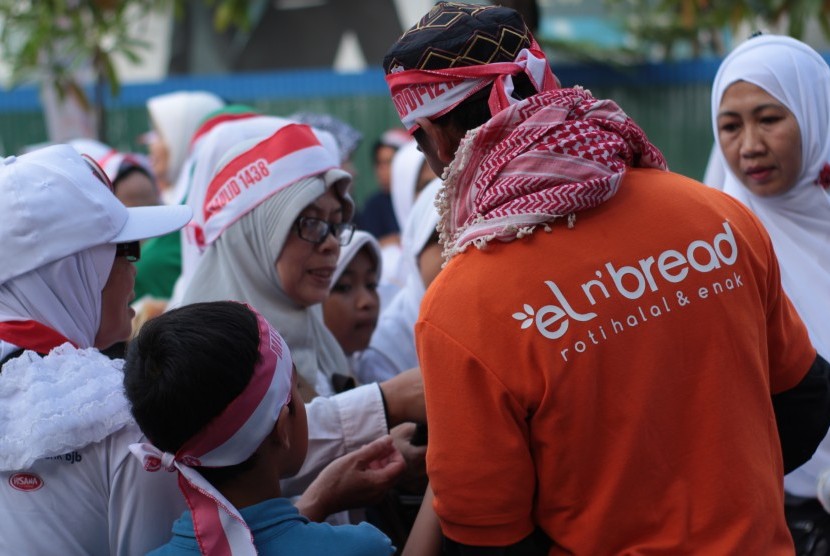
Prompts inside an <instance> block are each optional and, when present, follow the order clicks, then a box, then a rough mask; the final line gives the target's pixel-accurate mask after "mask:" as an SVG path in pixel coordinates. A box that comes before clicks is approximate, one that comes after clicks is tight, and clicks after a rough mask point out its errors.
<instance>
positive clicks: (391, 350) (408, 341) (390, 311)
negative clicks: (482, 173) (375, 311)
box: [369, 179, 442, 373]
mask: <svg viewBox="0 0 830 556" xmlns="http://www.w3.org/2000/svg"><path fill="white" fill-rule="evenodd" d="M441 187H442V184H441V180H440V179H434V180H433V181H432V182H430V184H429V185H428V186H427V187H426V188H425V189H424V190H423V191H422V192H421V194H420V195H419V196H418V199H417V200H416V201H415V205H414V206H413V207H412V212H411V213H410V214H409V219H408V220H407V222H406V225H405V226H404V230H403V237H402V238H401V248H402V250H403V253H402V255H401V268H403V269H405V276H406V282H405V285H404V287H403V288H402V289H401V291H399V292H398V294H397V295H396V296H395V297H394V298H393V299H392V302H391V303H390V304H389V307H387V308H386V309H384V310H383V311H382V312H381V315H380V319H379V320H378V326H377V328H376V329H375V333H374V334H372V341H371V342H370V343H369V348H370V349H372V350H375V351H378V352H380V353H382V354H383V355H384V356H385V357H386V358H387V359H388V360H389V361H391V362H392V363H394V365H395V366H396V367H397V369H398V372H399V373H400V372H403V371H405V370H407V369H411V368H412V367H417V366H418V354H417V352H416V351H415V322H416V321H417V320H418V313H419V312H420V309H421V300H423V298H424V293H426V286H425V285H424V281H423V279H422V278H421V272H420V268H419V266H418V256H419V255H420V254H421V251H423V250H424V247H426V244H427V242H428V241H429V238H430V237H432V235H433V234H434V233H435V228H436V226H437V225H438V220H439V216H438V209H437V208H436V206H435V198H436V196H437V195H438V192H439V191H440V189H441Z"/></svg>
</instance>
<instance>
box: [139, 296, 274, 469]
mask: <svg viewBox="0 0 830 556" xmlns="http://www.w3.org/2000/svg"><path fill="white" fill-rule="evenodd" d="M258 360H259V327H258V324H257V319H256V316H255V315H254V313H252V312H251V310H250V309H248V307H246V306H245V305H243V304H241V303H235V302H231V301H215V302H210V303H194V304H192V305H187V306H184V307H181V308H179V309H174V310H172V311H170V312H169V313H164V314H162V315H160V316H158V317H156V318H154V319H152V320H150V321H148V322H147V323H146V324H145V325H144V326H143V327H142V328H141V331H140V332H139V334H138V337H137V338H136V339H135V340H133V341H132V342H130V344H129V347H128V349H127V358H126V361H125V364H124V390H125V392H126V395H127V399H128V400H129V401H130V405H131V411H132V414H133V417H134V418H135V420H136V423H138V426H139V427H140V428H141V431H142V432H143V433H144V434H145V435H146V436H147V438H148V439H149V440H150V442H152V443H153V444H154V445H155V446H156V447H157V448H159V449H160V450H163V451H165V452H170V453H176V451H178V450H179V448H181V446H182V445H183V444H184V443H185V442H187V441H188V440H189V439H190V438H191V437H193V436H194V435H195V434H196V433H198V432H199V431H200V430H201V429H202V428H204V426H205V425H207V424H208V423H209V422H210V421H211V420H212V419H213V418H215V417H216V416H217V415H219V414H220V413H221V412H222V411H223V410H224V409H225V407H227V406H228V404H229V403H230V402H231V401H233V400H234V398H236V397H237V396H238V395H239V394H240V393H241V392H242V391H243V390H244V389H245V387H246V386H247V385H248V383H249V382H250V380H251V377H252V376H253V372H254V366H255V365H256V363H257V361H258ZM250 465H251V460H250V459H249V460H248V461H247V462H244V463H242V464H239V465H234V466H231V467H226V468H214V469H208V468H199V472H200V473H202V474H203V475H204V476H205V478H206V479H207V480H208V481H210V482H211V483H214V484H216V483H221V482H222V481H224V480H226V479H228V478H230V477H232V476H234V475H236V474H238V473H239V472H241V471H242V470H244V469H247V468H249V467H250Z"/></svg>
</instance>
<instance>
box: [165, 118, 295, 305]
mask: <svg viewBox="0 0 830 556" xmlns="http://www.w3.org/2000/svg"><path fill="white" fill-rule="evenodd" d="M287 123H289V122H288V120H285V119H283V118H276V117H272V116H262V117H252V118H247V119H243V120H233V121H229V122H225V123H221V124H219V125H217V126H216V127H214V128H213V129H211V130H210V131H209V132H208V133H207V134H206V135H204V136H203V137H202V138H201V140H200V141H199V143H198V146H195V147H194V150H193V152H192V153H191V157H192V175H191V176H190V185H189V187H188V188H187V189H189V191H188V194H187V199H186V201H187V206H189V207H190V208H191V209H192V210H193V219H192V220H191V221H190V223H189V224H188V225H187V227H186V228H185V229H184V231H183V233H182V273H181V275H180V276H179V278H178V280H176V285H175V287H174V288H173V295H172V297H171V299H170V303H169V304H168V307H169V308H170V309H173V308H175V307H178V306H179V305H181V301H182V297H183V296H184V292H186V291H187V288H188V287H189V286H190V282H191V280H193V275H194V274H195V272H196V268H197V267H198V266H199V260H200V259H201V257H202V252H203V246H200V245H199V244H198V242H197V240H196V234H197V232H196V230H198V229H201V228H202V227H203V226H204V217H203V211H202V207H203V205H204V201H205V194H206V191H207V188H208V186H209V185H210V181H211V179H212V178H213V175H214V174H215V173H216V169H217V168H218V167H219V164H220V162H222V160H223V159H224V158H225V156H226V155H227V154H228V152H230V151H231V149H232V148H233V147H234V145H237V144H240V143H242V142H244V141H248V140H250V139H254V138H257V137H267V136H268V135H271V134H272V133H274V132H275V131H276V130H277V129H279V128H280V127H282V126H284V125H286V124H287Z"/></svg>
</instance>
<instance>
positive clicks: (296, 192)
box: [183, 169, 352, 395]
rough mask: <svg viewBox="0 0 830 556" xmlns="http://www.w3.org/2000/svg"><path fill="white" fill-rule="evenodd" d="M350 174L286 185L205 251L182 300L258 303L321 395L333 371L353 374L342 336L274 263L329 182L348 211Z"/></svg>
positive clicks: (337, 173)
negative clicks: (285, 282) (294, 291)
mask: <svg viewBox="0 0 830 556" xmlns="http://www.w3.org/2000/svg"><path fill="white" fill-rule="evenodd" d="M348 185H349V175H348V174H347V173H345V172H344V171H342V170H339V169H332V170H328V171H327V172H325V173H324V174H323V175H322V176H315V177H310V178H304V179H301V180H299V181H297V182H295V183H293V184H291V185H289V186H288V187H285V188H283V189H281V190H280V191H279V192H278V193H276V194H274V195H272V196H271V197H269V198H268V199H267V200H265V201H264V202H263V203H262V204H260V205H258V206H256V207H255V208H253V209H252V210H251V211H250V212H248V213H247V214H245V215H244V216H242V217H241V218H240V219H239V220H237V221H236V222H234V223H233V224H231V225H230V226H229V227H228V228H227V229H225V230H224V231H223V232H222V234H221V235H220V236H219V238H218V239H217V240H216V241H215V242H213V243H212V244H210V245H209V246H208V248H207V250H206V251H205V253H204V255H203V256H202V260H201V262H200V263H199V266H198V268H197V269H196V272H195V274H194V276H193V280H192V282H191V284H190V286H189V287H188V289H187V291H186V292H185V294H184V299H183V304H185V305H186V304H189V303H196V302H199V301H217V300H234V301H244V302H245V303H248V304H250V305H251V306H253V307H255V308H256V310H257V311H259V312H260V314H262V315H263V316H264V317H265V318H266V319H267V320H268V322H269V323H271V325H272V326H273V327H274V328H276V329H277V330H279V332H280V334H281V335H282V337H283V338H284V339H285V341H286V343H287V344H288V346H289V348H291V355H292V356H293V358H294V363H295V365H296V366H297V372H298V373H299V374H300V375H301V376H302V377H303V379H305V381H306V382H308V384H310V385H311V386H313V387H314V388H315V390H316V391H317V393H318V394H321V395H327V394H330V393H332V388H331V376H332V375H333V374H334V373H340V374H349V365H348V361H347V360H346V356H345V355H344V354H343V350H341V349H340V346H339V344H338V343H337V340H336V339H335V338H334V336H332V334H331V333H330V332H329V331H328V329H327V328H326V326H325V324H324V323H323V316H322V309H321V306H320V305H314V306H312V307H309V308H306V307H300V306H298V305H297V304H296V303H294V301H292V300H291V299H290V298H289V297H288V295H286V293H285V291H284V290H283V288H282V285H281V284H280V279H279V276H278V275H277V271H276V269H275V268H274V263H275V261H276V260H277V258H278V257H279V256H280V253H282V248H283V246H284V245H285V241H286V239H287V237H288V234H289V233H290V231H291V226H292V225H293V224H294V221H295V220H296V219H297V217H298V216H299V215H300V213H301V212H302V211H303V210H304V209H305V208H306V207H307V206H308V205H309V204H311V203H312V202H314V200H315V199H317V198H318V197H320V196H321V195H323V194H324V193H325V192H326V190H327V189H328V188H330V187H337V188H338V190H339V191H340V193H341V197H342V198H343V199H344V204H345V205H346V206H347V207H348V208H347V211H346V212H347V215H349V212H350V210H349V209H351V207H352V205H351V199H349V198H348V196H347V195H346V193H345V190H346V188H347V187H348Z"/></svg>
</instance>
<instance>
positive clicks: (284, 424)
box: [269, 406, 291, 450]
mask: <svg viewBox="0 0 830 556" xmlns="http://www.w3.org/2000/svg"><path fill="white" fill-rule="evenodd" d="M289 417H290V416H289V415H288V406H283V407H282V409H281V410H280V415H279V417H278V418H277V422H276V423H275V424H274V428H273V429H272V430H271V434H270V435H269V436H270V438H271V441H272V442H274V443H275V444H276V445H277V446H279V447H281V448H282V449H284V450H288V449H289V448H291V434H290V433H291V430H290V427H291V423H290V421H291V419H290V418H289Z"/></svg>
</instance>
